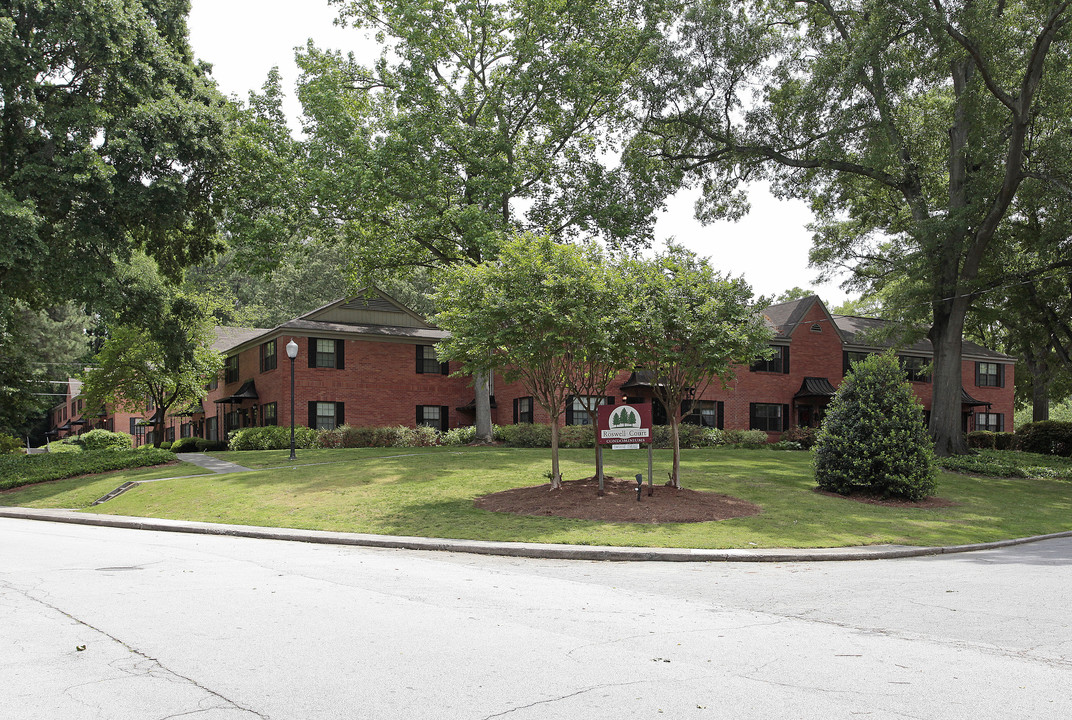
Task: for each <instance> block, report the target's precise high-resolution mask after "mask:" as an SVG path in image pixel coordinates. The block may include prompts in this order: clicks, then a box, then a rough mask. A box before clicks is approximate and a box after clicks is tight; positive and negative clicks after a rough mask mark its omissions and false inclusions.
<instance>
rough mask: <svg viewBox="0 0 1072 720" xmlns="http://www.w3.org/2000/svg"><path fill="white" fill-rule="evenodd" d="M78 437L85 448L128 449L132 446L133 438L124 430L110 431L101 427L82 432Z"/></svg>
mask: <svg viewBox="0 0 1072 720" xmlns="http://www.w3.org/2000/svg"><path fill="white" fill-rule="evenodd" d="M80 439H81V444H82V447H84V448H85V449H86V450H129V449H130V448H132V447H133V446H134V439H133V438H132V437H130V435H127V434H126V433H125V432H112V431H110V430H105V429H103V428H97V429H96V430H90V431H89V432H87V433H83V434H82V435H81V437H80Z"/></svg>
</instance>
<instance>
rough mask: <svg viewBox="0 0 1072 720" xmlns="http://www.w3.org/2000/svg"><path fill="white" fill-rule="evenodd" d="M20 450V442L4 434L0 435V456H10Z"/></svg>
mask: <svg viewBox="0 0 1072 720" xmlns="http://www.w3.org/2000/svg"><path fill="white" fill-rule="evenodd" d="M21 449H22V440H19V439H18V438H17V437H13V436H11V435H8V434H6V433H0V455H10V454H12V453H17V452H18V451H19V450H21Z"/></svg>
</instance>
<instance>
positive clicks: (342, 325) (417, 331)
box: [212, 289, 450, 354]
mask: <svg viewBox="0 0 1072 720" xmlns="http://www.w3.org/2000/svg"><path fill="white" fill-rule="evenodd" d="M216 330H217V338H218V340H217V342H216V343H213V345H212V349H213V350H216V351H217V352H221V353H232V354H233V353H235V352H239V351H241V350H244V349H245V348H247V347H249V346H250V345H254V344H259V343H262V342H265V341H267V340H270V339H272V338H273V337H278V336H280V335H284V334H286V332H287V331H288V330H289V331H294V332H296V333H300V334H301V335H313V334H317V333H319V334H323V335H325V336H329V337H330V336H334V335H339V334H347V335H351V334H356V335H365V336H372V337H383V338H398V339H414V340H423V341H427V342H429V343H434V342H438V341H440V340H443V339H445V338H447V337H449V335H450V333H448V332H446V331H445V330H440V329H439V328H437V327H436V326H435V325H432V324H431V323H429V322H428V321H427V320H425V319H424V318H423V317H421V316H420V315H418V314H417V313H415V312H413V311H412V310H410V309H409V308H407V307H405V306H404V305H402V304H401V303H399V302H398V301H397V300H395V299H394V298H392V297H390V296H389V295H387V294H386V293H383V292H380V291H379V290H375V289H373V290H372V291H371V294H368V295H365V294H361V295H357V296H354V297H349V298H342V299H340V300H336V301H335V302H331V303H328V304H327V305H323V306H321V307H318V308H317V309H315V310H311V311H309V312H307V313H305V314H304V315H301V316H299V317H296V318H294V319H293V320H287V321H286V322H284V323H281V324H280V325H276V326H275V327H274V328H270V329H266V328H228V327H219V328H217V329H216Z"/></svg>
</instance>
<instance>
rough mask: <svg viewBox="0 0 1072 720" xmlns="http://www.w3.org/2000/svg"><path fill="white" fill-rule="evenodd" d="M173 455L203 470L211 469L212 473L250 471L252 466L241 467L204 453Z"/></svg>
mask: <svg viewBox="0 0 1072 720" xmlns="http://www.w3.org/2000/svg"><path fill="white" fill-rule="evenodd" d="M175 457H177V458H178V459H179V460H182V461H183V462H188V463H190V464H191V465H196V466H198V467H200V468H204V469H205V470H211V471H212V472H214V473H234V472H250V471H251V470H252V468H248V467H243V466H242V465H238V464H237V463H233V462H227V461H226V460H220V459H219V458H215V457H212V456H211V455H206V454H205V453H176V454H175Z"/></svg>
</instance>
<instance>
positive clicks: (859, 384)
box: [815, 353, 938, 500]
mask: <svg viewBox="0 0 1072 720" xmlns="http://www.w3.org/2000/svg"><path fill="white" fill-rule="evenodd" d="M937 475H938V468H937V465H936V463H935V460H934V449H933V446H932V443H931V439H930V436H929V435H928V434H927V429H926V427H925V426H924V424H923V408H922V406H921V405H920V404H919V402H918V401H917V400H916V396H915V394H914V393H913V392H912V388H911V386H910V385H909V383H908V381H907V380H906V378H905V375H904V371H903V370H902V369H901V367H900V365H899V364H898V362H897V360H896V358H894V357H893V356H892V355H890V354H888V353H887V354H883V355H871V356H869V357H868V358H866V359H865V360H862V361H860V362H858V363H856V364H854V365H853V369H852V370H851V371H850V372H849V374H848V375H846V376H845V380H844V381H843V382H842V383H841V387H839V388H838V391H837V393H836V394H835V395H834V398H833V400H831V402H830V406H829V407H828V408H827V414H826V420H825V421H824V422H823V426H822V429H820V431H819V435H818V437H817V438H816V441H815V479H816V481H817V482H818V483H819V487H820V488H822V489H823V490H828V491H831V492H836V493H839V494H842V495H847V494H850V493H853V492H861V493H866V494H869V495H876V496H879V497H900V498H905V499H907V500H922V499H923V498H925V497H927V496H928V495H932V494H933V493H934V490H935V487H936V480H937Z"/></svg>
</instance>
